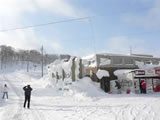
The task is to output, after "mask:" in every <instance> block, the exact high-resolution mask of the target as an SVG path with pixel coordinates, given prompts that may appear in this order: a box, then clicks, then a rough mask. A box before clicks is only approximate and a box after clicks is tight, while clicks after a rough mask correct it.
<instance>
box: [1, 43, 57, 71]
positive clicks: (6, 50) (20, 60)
mask: <svg viewBox="0 0 160 120" xmlns="http://www.w3.org/2000/svg"><path fill="white" fill-rule="evenodd" d="M42 57H43V64H44V65H47V64H50V63H52V62H54V61H55V60H56V59H58V58H59V56H58V55H57V54H43V56H42V54H41V52H40V51H38V50H34V49H33V50H23V49H19V50H18V49H15V48H13V47H11V46H6V45H1V46H0V63H1V65H0V67H1V69H5V68H6V67H7V66H10V67H11V66H14V65H22V66H23V65H26V64H29V63H32V64H33V65H38V64H41V62H42Z"/></svg>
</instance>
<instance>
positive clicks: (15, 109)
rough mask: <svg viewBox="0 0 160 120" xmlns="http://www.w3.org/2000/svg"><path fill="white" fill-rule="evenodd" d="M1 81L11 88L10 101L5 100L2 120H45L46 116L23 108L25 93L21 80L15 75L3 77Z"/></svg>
mask: <svg viewBox="0 0 160 120" xmlns="http://www.w3.org/2000/svg"><path fill="white" fill-rule="evenodd" d="M11 78H12V79H11ZM1 79H2V80H3V82H5V83H7V84H8V87H9V99H8V100H4V104H6V106H5V108H4V109H5V110H4V113H3V114H2V117H1V120H36V119H37V120H44V116H43V115H42V113H39V111H38V110H34V109H27V108H26V109H24V108H23V101H24V93H23V90H22V88H23V86H22V85H23V83H22V80H21V79H18V77H17V76H15V75H3V76H2V77H1Z"/></svg>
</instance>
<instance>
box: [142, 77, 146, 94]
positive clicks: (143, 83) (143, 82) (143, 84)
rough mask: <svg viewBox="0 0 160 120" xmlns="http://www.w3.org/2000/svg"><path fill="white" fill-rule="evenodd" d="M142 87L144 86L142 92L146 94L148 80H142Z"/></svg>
mask: <svg viewBox="0 0 160 120" xmlns="http://www.w3.org/2000/svg"><path fill="white" fill-rule="evenodd" d="M141 87H142V93H145V94H146V82H145V81H144V80H142V83H141Z"/></svg>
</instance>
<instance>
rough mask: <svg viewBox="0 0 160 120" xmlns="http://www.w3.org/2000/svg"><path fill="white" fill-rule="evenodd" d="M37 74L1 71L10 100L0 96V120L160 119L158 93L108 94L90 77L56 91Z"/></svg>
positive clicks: (46, 80)
mask: <svg viewBox="0 0 160 120" xmlns="http://www.w3.org/2000/svg"><path fill="white" fill-rule="evenodd" d="M40 75H41V74H40V71H32V72H30V73H27V72H25V71H16V72H9V73H1V74H0V84H1V86H2V85H3V84H4V83H7V84H8V86H9V99H8V100H2V99H0V120H160V117H159V114H160V107H159V104H160V95H159V93H155V94H146V95H141V94H121V95H120V94H118V95H117V94H107V93H104V92H103V91H102V90H101V89H100V88H99V84H97V83H94V82H92V81H91V80H90V79H89V78H84V79H82V80H77V81H76V82H74V83H72V85H69V86H68V89H66V90H58V89H57V88H56V86H50V87H48V86H49V85H50V82H51V81H50V80H48V78H47V77H46V76H45V77H44V78H43V79H40ZM44 83H45V84H44ZM27 84H30V85H31V87H32V88H33V92H32V97H31V109H29V110H28V109H24V108H23V100H24V94H23V90H22V87H23V86H24V85H27ZM0 90H2V89H0ZM1 95H2V92H1Z"/></svg>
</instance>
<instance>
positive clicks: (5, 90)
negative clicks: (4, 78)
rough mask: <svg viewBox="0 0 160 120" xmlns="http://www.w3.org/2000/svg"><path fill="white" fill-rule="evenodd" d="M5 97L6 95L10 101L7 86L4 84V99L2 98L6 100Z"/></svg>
mask: <svg viewBox="0 0 160 120" xmlns="http://www.w3.org/2000/svg"><path fill="white" fill-rule="evenodd" d="M5 95H6V97H7V99H8V87H7V84H4V88H3V97H2V98H3V99H4V97H5Z"/></svg>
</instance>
